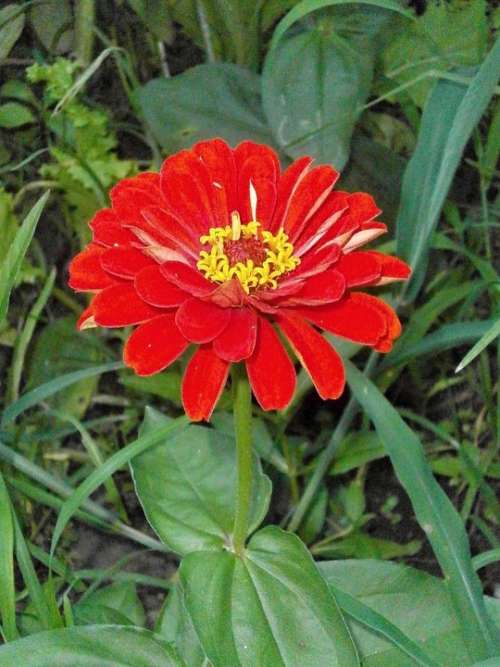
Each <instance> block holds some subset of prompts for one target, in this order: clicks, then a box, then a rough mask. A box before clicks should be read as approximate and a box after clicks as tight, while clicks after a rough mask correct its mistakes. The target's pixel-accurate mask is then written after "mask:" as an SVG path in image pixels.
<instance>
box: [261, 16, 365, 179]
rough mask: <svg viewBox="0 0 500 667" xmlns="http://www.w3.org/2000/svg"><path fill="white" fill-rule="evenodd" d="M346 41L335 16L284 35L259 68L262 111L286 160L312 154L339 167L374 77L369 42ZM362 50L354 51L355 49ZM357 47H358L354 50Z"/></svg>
mask: <svg viewBox="0 0 500 667" xmlns="http://www.w3.org/2000/svg"><path fill="white" fill-rule="evenodd" d="M356 42H359V43H354V44H353V40H348V39H345V38H344V37H343V36H341V34H339V33H338V32H337V31H336V23H335V19H334V18H330V17H323V18H322V19H321V20H318V22H317V23H316V25H315V27H314V28H313V29H310V30H305V31H303V32H300V33H299V34H296V35H290V36H285V37H284V38H283V39H282V40H281V41H280V43H279V44H278V45H277V47H276V48H275V49H274V50H272V51H270V52H269V54H268V56H267V58H266V62H265V65H264V73H263V77H262V96H263V105H264V111H265V113H266V116H267V119H268V122H269V125H270V126H271V129H272V130H273V134H274V137H275V140H276V141H277V142H278V145H279V146H280V148H281V149H282V150H283V151H285V152H286V153H287V154H288V155H289V156H290V157H293V158H295V157H298V156H300V155H303V154H308V155H312V156H313V157H315V158H316V159H317V160H319V161H321V162H329V163H332V164H333V165H334V167H335V168H336V169H342V168H343V166H344V164H345V163H346V162H347V158H348V156H349V145H350V140H351V136H352V133H353V130H354V126H355V123H356V120H357V118H358V115H359V109H360V108H361V107H362V106H363V104H364V102H365V100H366V98H367V96H368V93H369V92H370V86H371V81H372V74H373V62H374V53H375V50H374V49H373V48H372V43H371V41H370V40H368V39H362V40H356ZM361 44H362V46H363V47H364V48H359V47H360V46H361ZM356 47H358V48H356Z"/></svg>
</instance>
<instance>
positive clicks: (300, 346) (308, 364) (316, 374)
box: [278, 311, 345, 399]
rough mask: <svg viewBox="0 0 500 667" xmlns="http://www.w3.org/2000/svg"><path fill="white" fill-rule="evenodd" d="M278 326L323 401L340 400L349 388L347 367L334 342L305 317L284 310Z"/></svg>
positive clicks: (281, 312)
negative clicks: (332, 344)
mask: <svg viewBox="0 0 500 667" xmlns="http://www.w3.org/2000/svg"><path fill="white" fill-rule="evenodd" d="M278 324H279V326H280V327H281V330H282V331H283V333H284V334H285V336H286V337H287V338H288V340H289V341H290V344H291V345H292V347H293V349H294V351H295V354H296V355H297V357H298V359H299V360H300V363H301V364H302V365H303V366H304V368H305V369H306V371H307V372H308V373H309V375H310V376H311V380H312V381H313V382H314V386H315V387H316V389H317V391H318V394H319V395H320V396H321V398H323V399H327V398H338V397H339V396H340V395H341V394H342V392H343V391H344V386H345V373H344V366H343V364H342V359H341V358H340V357H339V355H338V354H337V352H336V351H335V350H334V349H333V347H332V346H331V345H330V343H328V341H326V340H325V339H324V338H323V336H321V334H319V333H318V332H317V331H316V330H315V329H313V327H311V326H309V324H306V322H304V320H303V319H302V318H301V317H296V316H294V315H292V314H291V313H287V312H284V311H280V315H279V318H278Z"/></svg>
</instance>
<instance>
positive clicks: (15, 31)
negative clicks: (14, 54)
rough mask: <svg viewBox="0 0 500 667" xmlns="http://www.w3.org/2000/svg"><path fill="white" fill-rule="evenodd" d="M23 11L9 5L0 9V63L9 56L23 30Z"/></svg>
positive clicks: (18, 7) (16, 6) (19, 7)
mask: <svg viewBox="0 0 500 667" xmlns="http://www.w3.org/2000/svg"><path fill="white" fill-rule="evenodd" d="M24 21H25V18H24V10H23V9H22V7H21V5H20V4H17V3H11V4H9V5H5V7H3V8H2V9H0V62H1V61H2V60H3V59H4V58H6V57H7V56H8V55H9V52H10V50H11V49H12V47H13V46H14V44H15V43H16V42H17V40H18V39H19V37H20V36H21V33H22V31H23V28H24Z"/></svg>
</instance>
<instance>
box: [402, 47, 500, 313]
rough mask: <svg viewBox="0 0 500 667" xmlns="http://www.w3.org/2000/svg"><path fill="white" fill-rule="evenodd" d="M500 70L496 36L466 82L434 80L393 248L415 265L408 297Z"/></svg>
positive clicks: (413, 292)
mask: <svg viewBox="0 0 500 667" xmlns="http://www.w3.org/2000/svg"><path fill="white" fill-rule="evenodd" d="M499 76H500V39H498V40H497V41H496V43H495V45H494V46H493V48H492V49H491V51H490V53H489V54H488V56H487V58H486V59H485V61H484V62H483V64H482V65H481V67H480V68H479V70H478V72H477V74H476V75H475V76H474V78H473V80H472V82H471V83H470V85H468V86H466V85H463V84H459V83H455V82H451V81H444V80H441V81H438V82H437V83H436V85H435V87H434V89H433V91H432V94H431V95H430V97H429V99H428V101H427V104H426V106H425V109H424V114H423V116H422V122H421V125H420V132H419V136H418V142H417V148H416V150H415V153H414V154H413V157H412V159H411V160H410V162H409V163H408V167H407V169H406V171H405V175H404V179H403V187H402V192H401V206H400V209H399V215H398V220H397V230H396V232H397V244H398V245H397V249H398V255H400V256H401V257H403V259H405V260H406V261H407V262H408V263H409V264H411V266H412V267H413V276H412V278H411V281H410V287H409V289H408V293H407V298H408V299H409V300H411V299H414V297H415V296H416V294H417V293H418V291H419V289H420V287H421V285H422V282H423V280H424V277H425V272H426V269H427V257H428V252H429V244H430V240H431V235H432V233H433V231H434V229H435V228H436V225H437V223H438V220H439V215H440V212H441V208H442V206H443V203H444V201H445V198H446V196H447V194H448V190H449V187H450V184H451V181H452V179H453V176H454V174H455V171H456V169H457V167H458V165H459V162H460V159H461V157H462V153H463V150H464V148H465V145H466V143H467V141H468V139H469V137H470V135H471V133H472V130H473V129H474V127H475V126H476V124H477V123H478V122H479V119H480V118H481V116H482V115H483V113H484V111H485V109H486V107H487V105H488V103H489V101H490V99H491V97H492V95H493V92H494V90H495V87H496V85H497V83H498V78H499Z"/></svg>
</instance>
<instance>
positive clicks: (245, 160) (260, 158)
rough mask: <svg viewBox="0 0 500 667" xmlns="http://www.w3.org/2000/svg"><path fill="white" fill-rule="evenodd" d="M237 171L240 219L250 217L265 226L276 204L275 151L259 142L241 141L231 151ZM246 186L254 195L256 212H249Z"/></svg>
mask: <svg viewBox="0 0 500 667" xmlns="http://www.w3.org/2000/svg"><path fill="white" fill-rule="evenodd" d="M234 159H235V162H236V168H237V170H238V209H239V212H240V215H241V217H242V219H243V220H245V221H247V220H252V219H253V218H254V217H255V218H256V219H257V220H258V221H259V222H260V223H261V224H262V226H263V227H264V228H265V229H267V228H268V227H269V225H270V223H271V218H272V215H273V212H274V207H275V205H276V187H277V182H278V175H279V173H280V163H279V160H278V156H277V155H276V153H275V152H274V151H273V150H272V149H271V148H269V147H268V146H264V145H261V144H254V143H253V142H251V141H244V142H242V143H241V144H239V145H238V146H237V147H236V149H235V151H234ZM250 185H252V187H253V188H254V190H255V193H256V195H257V215H256V216H254V215H253V211H252V207H251V199H250Z"/></svg>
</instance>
